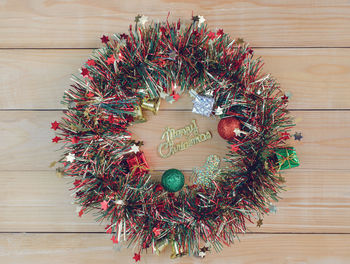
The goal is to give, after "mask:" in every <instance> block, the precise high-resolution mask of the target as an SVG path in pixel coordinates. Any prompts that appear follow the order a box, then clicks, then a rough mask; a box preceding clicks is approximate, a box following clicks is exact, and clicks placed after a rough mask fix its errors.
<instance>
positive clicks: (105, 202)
mask: <svg viewBox="0 0 350 264" xmlns="http://www.w3.org/2000/svg"><path fill="white" fill-rule="evenodd" d="M100 204H101V209H102V210H103V211H107V209H108V202H107V201H103V202H101V203H100Z"/></svg>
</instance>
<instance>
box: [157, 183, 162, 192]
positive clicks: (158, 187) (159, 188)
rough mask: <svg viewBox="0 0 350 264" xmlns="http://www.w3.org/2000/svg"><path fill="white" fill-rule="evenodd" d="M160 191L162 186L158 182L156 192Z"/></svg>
mask: <svg viewBox="0 0 350 264" xmlns="http://www.w3.org/2000/svg"><path fill="white" fill-rule="evenodd" d="M161 191H163V186H162V185H160V184H158V185H157V187H156V192H161Z"/></svg>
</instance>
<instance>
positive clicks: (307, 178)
mask: <svg viewBox="0 0 350 264" xmlns="http://www.w3.org/2000/svg"><path fill="white" fill-rule="evenodd" d="M160 174H161V172H159V173H158V174H156V175H160ZM189 175H190V172H187V173H186V177H187V179H188V177H189ZM349 176H350V175H349V171H343V170H335V171H323V170H290V171H286V173H285V177H286V184H285V186H286V187H285V189H286V190H287V191H286V192H282V193H281V194H280V196H281V198H282V199H281V200H280V201H279V202H278V203H275V206H276V207H277V213H276V214H271V215H269V216H266V217H265V218H264V224H263V225H262V226H261V227H260V228H257V227H255V225H253V224H249V225H248V232H298V233H309V232H317V233H320V232H322V233H336V232H339V233H349V232H350V224H349V223H350V210H349V209H350V197H349V195H348V193H349V190H348V189H349V188H348V186H349V185H350V177H349ZM155 177H156V178H158V179H159V178H160V177H159V176H155ZM72 182H73V180H72V179H71V178H63V179H60V178H57V177H56V176H55V173H54V172H52V171H1V172H0V185H1V186H2V187H3V188H2V189H3V191H2V192H0V211H1V214H0V232H15V231H16V232H104V227H105V226H106V225H107V223H106V222H103V223H102V224H100V223H96V222H95V220H94V219H95V215H94V214H93V213H89V214H87V215H85V214H84V215H83V217H81V218H79V217H78V215H77V212H76V211H75V210H76V205H74V204H73V202H74V199H73V197H72V196H71V192H70V191H68V189H69V188H71V187H72V186H73V184H72Z"/></svg>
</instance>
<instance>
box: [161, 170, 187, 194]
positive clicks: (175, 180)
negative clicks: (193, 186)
mask: <svg viewBox="0 0 350 264" xmlns="http://www.w3.org/2000/svg"><path fill="white" fill-rule="evenodd" d="M184 184H185V177H184V175H183V174H182V172H181V171H179V170H177V169H170V170H167V171H165V172H164V173H163V176H162V186H163V187H164V189H165V190H167V191H168V192H177V191H179V190H181V188H182V187H183V186H184Z"/></svg>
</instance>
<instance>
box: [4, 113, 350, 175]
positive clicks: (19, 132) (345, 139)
mask: <svg viewBox="0 0 350 264" xmlns="http://www.w3.org/2000/svg"><path fill="white" fill-rule="evenodd" d="M145 114H146V116H147V118H148V120H149V121H148V122H146V123H143V124H136V125H134V127H133V128H132V131H133V133H134V136H133V138H135V139H137V138H139V139H142V140H143V141H144V143H145V145H144V146H143V147H142V150H143V151H144V152H145V154H146V156H147V159H148V161H149V163H150V166H151V167H152V168H154V169H155V170H162V169H168V168H169V164H171V165H172V166H177V167H181V168H182V169H185V170H188V169H192V168H193V167H194V166H202V164H203V163H204V160H205V159H206V157H207V156H208V155H209V154H213V153H216V154H218V155H221V156H224V155H225V153H226V151H227V148H228V145H227V144H226V142H225V141H224V140H222V139H221V138H220V137H219V136H218V134H217V132H216V124H217V120H215V119H212V118H210V119H209V118H206V117H203V116H199V115H196V114H193V113H191V112H186V111H159V113H158V115H153V114H151V113H150V112H147V111H146V113H145ZM292 114H293V116H294V117H295V119H296V121H297V126H296V127H295V129H296V131H302V133H303V137H304V138H303V139H302V141H300V142H298V141H295V142H293V145H295V146H296V148H297V152H298V156H299V158H300V160H301V166H300V169H328V170H335V169H349V168H350V164H349V162H348V149H349V147H350V141H349V135H348V131H349V126H350V115H349V112H348V111H331V112H328V111H319V112H317V111H316V112H314V111H296V112H293V113H292ZM61 116H62V114H61V113H60V112H58V111H57V112H52V111H1V112H0V127H1V128H2V129H1V130H0V138H1V140H2V144H1V145H0V168H2V169H3V170H47V169H48V165H49V164H50V163H51V162H52V161H54V160H56V159H58V157H59V154H60V153H59V152H57V151H55V150H57V149H58V148H59V147H60V145H61V144H54V143H51V138H53V137H54V133H53V130H50V122H53V121H54V120H59V118H60V117H61ZM192 119H196V120H197V122H198V126H199V129H200V131H207V130H209V131H211V132H212V133H213V138H212V139H211V140H208V141H205V142H202V143H200V144H197V145H194V146H192V147H191V148H190V149H188V150H186V151H182V152H179V153H177V154H175V155H173V156H171V157H170V158H167V159H163V158H161V157H160V156H159V154H158V153H157V148H158V145H159V144H160V143H161V139H160V138H161V134H162V132H163V131H164V129H165V127H166V126H170V127H174V128H181V127H184V126H185V125H187V124H189V123H190V122H191V120H192Z"/></svg>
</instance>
